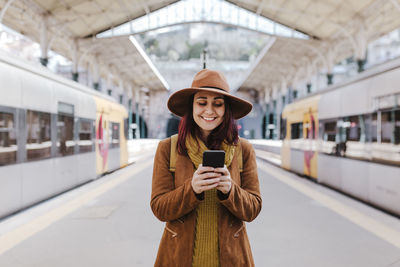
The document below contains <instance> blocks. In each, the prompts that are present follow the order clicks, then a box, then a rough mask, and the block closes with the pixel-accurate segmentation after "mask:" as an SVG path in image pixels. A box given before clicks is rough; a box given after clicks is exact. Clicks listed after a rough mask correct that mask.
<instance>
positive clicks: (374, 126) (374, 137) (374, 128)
mask: <svg viewBox="0 0 400 267" xmlns="http://www.w3.org/2000/svg"><path fill="white" fill-rule="evenodd" d="M370 129H371V141H372V142H377V141H378V114H377V113H376V112H375V113H373V114H372V118H371V126H370Z"/></svg>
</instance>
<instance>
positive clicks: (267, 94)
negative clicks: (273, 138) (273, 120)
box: [264, 89, 270, 139]
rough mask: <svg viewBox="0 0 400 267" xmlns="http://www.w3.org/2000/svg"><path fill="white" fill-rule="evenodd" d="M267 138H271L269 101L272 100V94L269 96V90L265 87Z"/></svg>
mask: <svg viewBox="0 0 400 267" xmlns="http://www.w3.org/2000/svg"><path fill="white" fill-rule="evenodd" d="M264 101H265V139H268V138H269V129H268V126H269V101H270V96H269V90H268V89H265V97H264Z"/></svg>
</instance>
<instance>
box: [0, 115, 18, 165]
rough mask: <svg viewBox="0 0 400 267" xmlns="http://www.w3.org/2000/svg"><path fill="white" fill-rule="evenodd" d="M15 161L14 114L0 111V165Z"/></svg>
mask: <svg viewBox="0 0 400 267" xmlns="http://www.w3.org/2000/svg"><path fill="white" fill-rule="evenodd" d="M16 161H17V139H16V133H15V120H14V114H12V113H7V112H0V166H3V165H7V164H12V163H15V162H16Z"/></svg>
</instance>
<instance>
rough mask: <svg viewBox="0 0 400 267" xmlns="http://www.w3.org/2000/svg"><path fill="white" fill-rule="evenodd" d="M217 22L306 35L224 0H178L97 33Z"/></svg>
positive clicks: (107, 34) (286, 34)
mask: <svg viewBox="0 0 400 267" xmlns="http://www.w3.org/2000/svg"><path fill="white" fill-rule="evenodd" d="M196 22H197V23H199V22H207V23H217V24H224V25H228V26H235V27H241V28H245V29H248V30H253V31H257V32H260V33H264V34H268V35H275V36H284V37H291V38H300V39H308V38H309V37H308V36H307V35H305V34H303V33H301V32H299V31H296V30H294V29H291V28H289V27H286V26H284V25H282V24H279V23H277V22H274V21H272V20H270V19H267V18H265V17H262V16H259V15H257V14H255V13H253V12H250V11H248V10H245V9H243V8H240V7H238V6H236V5H233V4H231V3H228V2H226V1H224V0H181V1H179V2H177V3H175V4H172V5H169V6H167V7H165V8H162V9H159V10H157V11H154V12H152V13H150V14H148V15H145V16H142V17H140V18H137V19H135V20H132V21H130V22H127V23H124V24H122V25H120V26H117V27H115V28H113V29H111V30H107V31H105V32H102V33H99V34H98V35H97V37H98V38H102V37H112V36H121V35H131V34H137V33H143V32H147V31H152V30H156V29H160V28H164V27H169V26H173V25H177V24H187V23H196Z"/></svg>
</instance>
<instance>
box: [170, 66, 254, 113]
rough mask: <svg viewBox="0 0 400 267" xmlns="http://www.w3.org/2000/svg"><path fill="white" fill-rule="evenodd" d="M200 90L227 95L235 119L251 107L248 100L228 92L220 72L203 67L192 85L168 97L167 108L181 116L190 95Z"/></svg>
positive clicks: (185, 109)
mask: <svg viewBox="0 0 400 267" xmlns="http://www.w3.org/2000/svg"><path fill="white" fill-rule="evenodd" d="M200 91H206V92H212V93H217V94H221V95H224V96H226V97H229V99H230V101H231V108H232V113H233V117H234V118H235V119H236V120H238V119H240V118H243V117H244V116H246V115H247V114H249V112H250V111H251V109H252V107H253V105H252V104H251V103H250V102H248V101H246V100H244V99H241V98H239V97H236V96H233V95H232V94H230V90H229V85H228V83H227V81H226V79H225V77H224V75H222V73H220V72H218V71H215V70H208V69H204V70H201V71H199V72H198V73H197V74H196V75H195V76H194V79H193V82H192V87H190V88H185V89H181V90H179V91H176V92H175V93H173V94H172V95H171V96H170V97H169V99H168V104H167V105H168V109H169V110H170V111H171V112H172V113H174V114H175V115H178V116H179V117H183V116H184V115H185V113H186V112H187V108H188V103H190V102H189V101H190V97H191V96H192V95H194V94H195V93H197V92H200Z"/></svg>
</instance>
